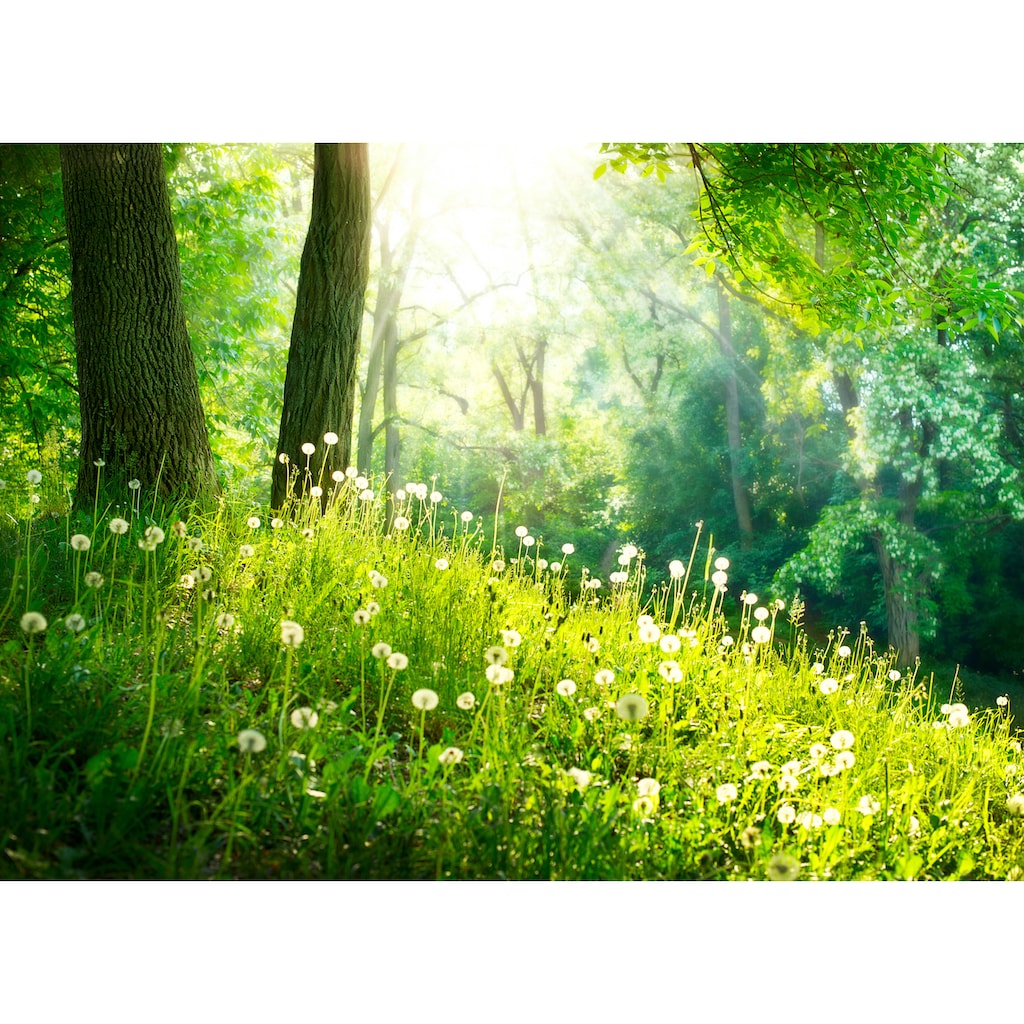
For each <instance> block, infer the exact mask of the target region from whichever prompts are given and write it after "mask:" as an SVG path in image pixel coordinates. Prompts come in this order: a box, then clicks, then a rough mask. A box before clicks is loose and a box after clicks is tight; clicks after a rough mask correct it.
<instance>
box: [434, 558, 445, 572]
mask: <svg viewBox="0 0 1024 1024" xmlns="http://www.w3.org/2000/svg"><path fill="white" fill-rule="evenodd" d="M434 568H435V569H440V570H441V571H442V572H443V571H444V570H445V569H447V568H448V559H447V558H439V559H438V560H437V561H436V562H435V563H434Z"/></svg>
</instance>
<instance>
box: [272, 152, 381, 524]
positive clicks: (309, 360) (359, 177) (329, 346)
mask: <svg viewBox="0 0 1024 1024" xmlns="http://www.w3.org/2000/svg"><path fill="white" fill-rule="evenodd" d="M369 252H370V172H369V156H368V152H367V145H366V143H317V145H316V148H315V151H314V169H313V202H312V210H311V212H310V219H309V230H308V232H307V233H306V243H305V245H304V247H303V250H302V262H301V264H300V268H299V284H298V290H297V294H296V297H295V319H294V321H293V322H292V335H291V343H290V346H289V350H288V369H287V372H286V374H285V382H284V405H283V409H282V411H281V431H280V435H279V437H278V442H277V451H278V459H277V460H276V461H275V463H274V474H273V484H272V488H271V499H270V501H271V505H272V507H274V508H280V507H281V506H282V505H283V504H284V502H285V500H286V498H287V497H288V496H289V491H291V492H292V493H301V492H302V491H303V490H304V489H307V488H308V487H309V486H312V485H314V484H316V483H317V481H321V482H323V483H325V484H326V486H324V490H325V494H326V493H327V492H328V491H329V488H330V480H331V475H332V473H334V472H343V471H344V470H345V469H346V467H347V466H348V463H349V459H350V456H351V451H352V419H353V414H354V409H355V389H356V373H357V370H358V357H359V330H360V327H361V325H362V319H363V302H364V299H365V292H366V281H367V277H368V273H369ZM328 432H333V433H336V434H337V435H338V443H337V444H335V445H327V444H326V443H325V442H324V435H325V433H328ZM304 444H312V445H315V449H316V450H315V452H314V454H313V455H312V456H306V455H305V454H303V453H302V446H303V445H304ZM282 455H285V456H287V458H288V460H289V463H290V465H285V464H283V463H282V461H281V456H282ZM307 470H308V472H307Z"/></svg>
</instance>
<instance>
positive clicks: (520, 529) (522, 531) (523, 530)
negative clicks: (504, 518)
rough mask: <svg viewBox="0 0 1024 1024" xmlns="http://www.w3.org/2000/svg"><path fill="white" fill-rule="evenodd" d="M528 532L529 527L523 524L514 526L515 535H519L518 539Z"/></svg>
mask: <svg viewBox="0 0 1024 1024" xmlns="http://www.w3.org/2000/svg"><path fill="white" fill-rule="evenodd" d="M529 532H530V531H529V529H527V527H525V526H517V527H516V536H517V537H519V538H520V539H522V538H523V537H525V536H526V535H527V534H528V533H529Z"/></svg>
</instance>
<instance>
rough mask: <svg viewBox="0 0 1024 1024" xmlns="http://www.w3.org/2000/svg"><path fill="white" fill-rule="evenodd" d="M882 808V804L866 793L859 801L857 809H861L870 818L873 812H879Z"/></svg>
mask: <svg viewBox="0 0 1024 1024" xmlns="http://www.w3.org/2000/svg"><path fill="white" fill-rule="evenodd" d="M881 809H882V805H881V804H880V803H879V802H878V801H877V800H876V799H875V798H874V797H873V796H870V795H869V794H867V793H865V794H864V796H862V797H861V798H860V801H859V802H858V803H857V810H858V811H860V813H861V814H863V815H864V816H865V817H867V818H869V817H871V815H873V814H877V813H878V812H879V811H880V810H881Z"/></svg>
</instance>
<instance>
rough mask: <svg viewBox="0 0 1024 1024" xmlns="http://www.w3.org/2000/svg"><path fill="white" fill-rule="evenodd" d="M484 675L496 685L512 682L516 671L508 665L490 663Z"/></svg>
mask: <svg viewBox="0 0 1024 1024" xmlns="http://www.w3.org/2000/svg"><path fill="white" fill-rule="evenodd" d="M484 675H485V676H486V677H487V681H488V682H491V683H494V685H495V686H503V685H504V684H505V683H511V682H512V680H513V679H514V678H515V673H514V672H513V671H512V669H510V668H509V667H508V666H507V665H488V666H487V668H486V669H484Z"/></svg>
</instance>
